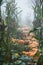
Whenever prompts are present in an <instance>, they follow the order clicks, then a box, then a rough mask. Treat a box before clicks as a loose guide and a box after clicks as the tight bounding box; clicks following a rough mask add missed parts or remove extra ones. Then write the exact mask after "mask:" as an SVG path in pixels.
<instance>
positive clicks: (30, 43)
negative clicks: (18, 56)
mask: <svg viewBox="0 0 43 65" xmlns="http://www.w3.org/2000/svg"><path fill="white" fill-rule="evenodd" d="M33 36H34V34H33V33H30V35H29V36H27V38H26V40H19V39H14V38H11V40H12V42H18V43H20V44H25V42H28V47H30V48H32V49H31V50H30V51H28V52H26V51H22V53H23V54H24V55H27V56H31V57H33V56H34V55H35V54H36V53H37V52H38V50H39V49H38V47H39V43H38V40H37V39H35V38H34V37H33Z"/></svg>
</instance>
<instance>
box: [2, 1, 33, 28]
mask: <svg viewBox="0 0 43 65" xmlns="http://www.w3.org/2000/svg"><path fill="white" fill-rule="evenodd" d="M15 1H16V2H17V6H18V7H19V8H20V10H22V12H21V13H20V15H19V19H20V22H19V24H20V25H23V26H25V25H26V26H29V27H31V26H32V21H33V19H34V13H33V12H34V11H33V9H32V1H31V0H15ZM4 5H5V4H4ZM2 10H4V8H2Z"/></svg>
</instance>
